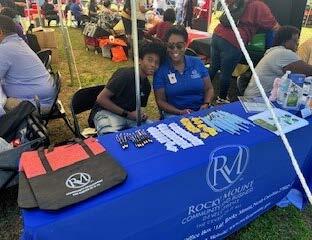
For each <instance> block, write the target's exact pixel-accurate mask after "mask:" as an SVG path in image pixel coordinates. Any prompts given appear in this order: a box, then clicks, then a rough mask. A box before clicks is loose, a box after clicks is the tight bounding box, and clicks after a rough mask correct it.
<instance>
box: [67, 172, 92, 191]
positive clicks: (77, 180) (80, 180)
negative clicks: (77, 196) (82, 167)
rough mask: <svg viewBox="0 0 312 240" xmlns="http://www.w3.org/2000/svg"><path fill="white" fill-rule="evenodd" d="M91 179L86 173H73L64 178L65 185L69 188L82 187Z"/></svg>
mask: <svg viewBox="0 0 312 240" xmlns="http://www.w3.org/2000/svg"><path fill="white" fill-rule="evenodd" d="M90 181H91V176H90V175H89V174H87V173H75V174H73V175H71V176H69V178H67V180H66V186H67V187H69V188H82V187H84V186H86V185H88V184H89V183H90Z"/></svg>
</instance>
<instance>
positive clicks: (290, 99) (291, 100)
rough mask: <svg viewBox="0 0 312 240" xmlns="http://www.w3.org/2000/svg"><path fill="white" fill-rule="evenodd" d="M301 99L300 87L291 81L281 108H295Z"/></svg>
mask: <svg viewBox="0 0 312 240" xmlns="http://www.w3.org/2000/svg"><path fill="white" fill-rule="evenodd" d="M301 99H302V88H301V87H300V86H298V85H297V84H295V83H293V82H291V83H290V85H289V87H288V91H287V94H286V97H285V100H284V104H283V108H284V109H289V110H297V109H298V108H299V105H300V102H301Z"/></svg>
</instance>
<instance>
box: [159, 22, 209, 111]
mask: <svg viewBox="0 0 312 240" xmlns="http://www.w3.org/2000/svg"><path fill="white" fill-rule="evenodd" d="M187 38H188V34H187V32H186V30H185V28H184V27H182V26H175V27H173V28H171V29H169V30H168V32H167V33H166V36H165V42H166V45H167V59H166V61H165V62H164V63H163V64H162V65H161V66H160V68H159V70H158V71H157V72H156V73H155V76H154V82H153V87H154V92H155V98H156V102H157V105H158V107H159V109H160V110H162V111H163V112H164V115H165V117H166V116H167V117H168V116H170V115H183V114H187V113H190V112H192V111H198V110H200V109H205V108H208V107H209V106H210V103H211V101H212V98H213V95H214V91H213V86H212V84H211V81H210V78H209V74H208V70H207V69H206V68H205V66H204V64H203V63H202V62H201V60H200V59H199V58H197V57H191V56H185V47H186V42H187Z"/></svg>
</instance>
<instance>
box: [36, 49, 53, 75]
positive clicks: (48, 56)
mask: <svg viewBox="0 0 312 240" xmlns="http://www.w3.org/2000/svg"><path fill="white" fill-rule="evenodd" d="M37 55H38V57H39V58H40V60H41V61H42V63H43V64H44V66H45V68H46V69H47V70H48V71H49V73H52V72H53V70H52V66H51V61H52V50H51V49H44V50H40V51H39V52H37Z"/></svg>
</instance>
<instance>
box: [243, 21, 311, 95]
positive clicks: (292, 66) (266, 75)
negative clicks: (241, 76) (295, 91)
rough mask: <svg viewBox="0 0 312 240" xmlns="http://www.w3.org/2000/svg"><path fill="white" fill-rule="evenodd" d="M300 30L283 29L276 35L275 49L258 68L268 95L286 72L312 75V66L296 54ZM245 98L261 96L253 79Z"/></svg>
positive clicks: (267, 53) (292, 28)
mask: <svg viewBox="0 0 312 240" xmlns="http://www.w3.org/2000/svg"><path fill="white" fill-rule="evenodd" d="M298 38H299V30H298V29H297V28H295V27H292V26H283V27H281V28H280V29H279V30H278V31H277V32H276V35H275V38H274V44H273V47H272V48H270V49H268V50H267V51H266V53H265V55H264V57H263V58H262V59H261V60H260V62H259V63H258V64H257V66H256V72H257V74H258V76H259V79H260V82H261V84H262V86H263V88H264V91H265V92H266V94H267V95H269V93H270V92H271V90H272V88H273V83H274V80H275V78H280V77H282V76H283V75H284V74H285V72H286V71H291V72H292V73H302V74H305V75H307V76H311V75H312V66H311V65H308V64H307V63H305V62H304V61H302V60H300V58H299V56H298V55H297V54H296V50H297V47H298ZM244 96H260V91H259V90H258V87H257V85H256V82H255V79H254V78H253V77H252V78H251V80H250V82H249V84H248V86H247V88H246V90H245V92H244Z"/></svg>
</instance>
